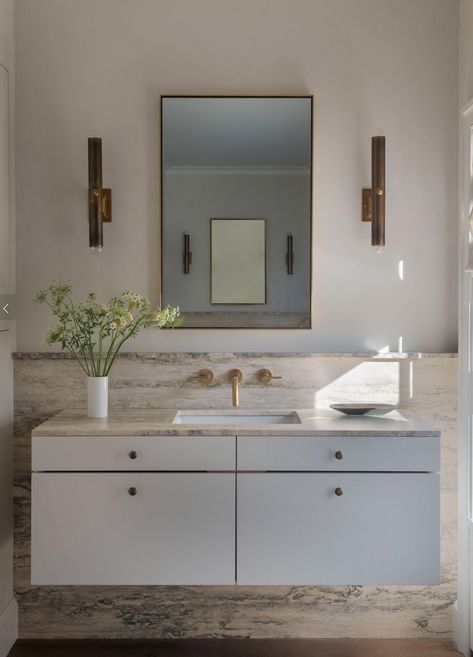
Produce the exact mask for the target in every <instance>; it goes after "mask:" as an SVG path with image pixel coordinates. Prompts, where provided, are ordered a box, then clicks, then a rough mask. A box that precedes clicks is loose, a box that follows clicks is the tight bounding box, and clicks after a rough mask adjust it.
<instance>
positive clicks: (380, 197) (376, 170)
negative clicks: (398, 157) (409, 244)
mask: <svg viewBox="0 0 473 657" xmlns="http://www.w3.org/2000/svg"><path fill="white" fill-rule="evenodd" d="M385 151H386V138H385V137H373V138H372V139H371V188H369V189H363V190H362V201H361V220H362V221H371V245H372V246H374V247H376V249H377V251H378V252H382V251H383V250H384V244H385V236H384V224H385V201H386V188H385V182H386V181H385V159H386V158H385Z"/></svg>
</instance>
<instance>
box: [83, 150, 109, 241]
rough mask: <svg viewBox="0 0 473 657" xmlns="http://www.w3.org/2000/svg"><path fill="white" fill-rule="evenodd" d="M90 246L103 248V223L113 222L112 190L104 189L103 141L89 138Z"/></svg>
mask: <svg viewBox="0 0 473 657" xmlns="http://www.w3.org/2000/svg"><path fill="white" fill-rule="evenodd" d="M88 146H89V148H88V154H89V246H90V248H91V249H95V250H97V251H101V250H102V248H103V223H104V222H107V223H108V222H111V221H112V190H111V189H110V188H103V187H102V139H101V138H100V137H89V142H88Z"/></svg>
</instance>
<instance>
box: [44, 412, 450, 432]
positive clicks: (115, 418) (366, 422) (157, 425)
mask: <svg viewBox="0 0 473 657" xmlns="http://www.w3.org/2000/svg"><path fill="white" fill-rule="evenodd" d="M178 412H179V411H177V410H175V409H174V410H172V409H150V408H144V409H136V408H135V409H112V410H111V411H110V414H109V417H107V418H104V419H97V418H89V417H87V415H86V414H85V413H83V412H80V411H77V410H64V411H61V412H60V413H58V414H57V415H54V416H53V417H51V418H50V419H49V420H48V421H47V422H44V423H43V424H41V425H39V426H38V427H36V429H34V430H33V437H35V436H160V435H167V436H182V435H194V436H203V435H204V436H216V435H218V436H225V435H227V436H228V435H241V436H244V435H247V436H248V435H249V436H258V435H259V436H265V435H268V436H282V435H284V436H314V437H317V436H331V435H337V436H361V435H363V436H366V435H372V436H398V437H410V436H439V435H440V431H439V430H438V429H436V428H434V427H433V426H432V424H431V422H430V421H429V420H428V419H426V418H424V417H423V416H421V415H419V414H417V413H412V412H411V411H407V410H403V409H396V410H393V411H391V412H389V413H387V414H385V415H375V414H373V415H363V416H352V417H347V416H344V415H341V414H339V413H337V412H335V411H331V410H318V409H308V410H307V409H305V410H299V409H296V410H295V412H296V413H297V414H298V415H299V417H300V419H301V422H300V423H292V424H238V420H237V419H236V420H235V424H173V420H174V418H175V416H176V413H178ZM180 412H181V413H185V414H187V415H192V416H198V415H207V416H209V415H232V416H233V415H236V416H238V415H244V416H248V415H262V414H267V415H274V414H278V415H279V414H285V413H292V412H294V409H290V410H286V409H284V410H281V409H264V410H255V409H251V410H250V409H242V408H240V409H238V410H231V409H225V410H209V411H206V410H187V409H186V410H181V411H180Z"/></svg>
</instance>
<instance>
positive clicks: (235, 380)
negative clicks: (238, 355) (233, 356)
mask: <svg viewBox="0 0 473 657" xmlns="http://www.w3.org/2000/svg"><path fill="white" fill-rule="evenodd" d="M242 378H243V374H242V373H241V370H232V371H231V372H230V381H231V382H232V404H233V406H240V381H241V380H242Z"/></svg>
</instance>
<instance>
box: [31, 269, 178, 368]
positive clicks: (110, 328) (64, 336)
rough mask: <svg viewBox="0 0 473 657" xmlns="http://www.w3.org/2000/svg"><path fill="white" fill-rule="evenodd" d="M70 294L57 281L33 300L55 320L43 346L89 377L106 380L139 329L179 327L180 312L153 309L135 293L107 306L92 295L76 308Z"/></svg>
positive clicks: (113, 301) (67, 286) (128, 293)
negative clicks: (55, 348) (64, 356)
mask: <svg viewBox="0 0 473 657" xmlns="http://www.w3.org/2000/svg"><path fill="white" fill-rule="evenodd" d="M71 290H72V287H71V285H70V284H69V283H67V282H65V281H61V280H58V281H55V282H54V283H52V284H51V285H50V286H49V287H48V288H47V289H45V290H41V291H40V292H38V294H37V295H36V296H35V298H34V300H35V301H36V302H37V303H41V304H43V303H45V304H47V305H48V306H49V308H50V309H51V312H52V314H53V315H54V316H55V317H56V318H57V320H58V321H57V323H56V325H55V326H54V327H53V328H51V329H50V330H49V331H48V332H47V333H46V343H47V344H48V345H49V346H52V345H55V344H59V345H60V346H61V349H63V350H66V351H68V352H69V353H70V354H71V355H72V356H73V358H74V359H75V360H77V362H78V363H79V365H80V366H81V368H82V369H83V371H84V372H85V374H87V376H89V377H106V376H108V375H109V372H110V369H111V367H112V365H113V363H114V362H115V359H116V357H117V356H118V354H119V352H120V350H121V348H122V347H123V345H124V344H125V342H126V341H127V340H129V339H130V338H132V337H135V336H136V335H138V333H139V332H140V330H141V329H142V328H148V327H157V328H173V327H176V326H180V325H181V324H182V317H181V314H180V312H179V308H177V307H174V306H166V307H165V308H152V307H151V303H150V302H149V301H148V299H145V298H144V297H142V296H141V295H140V294H136V293H135V292H123V293H122V294H121V295H120V296H118V297H113V298H112V299H111V300H110V301H109V302H108V303H107V304H103V303H99V302H98V301H97V299H96V295H95V294H93V293H91V294H89V295H88V296H87V298H86V300H85V301H83V302H82V303H79V304H75V303H74V302H73V300H72V297H71Z"/></svg>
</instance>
